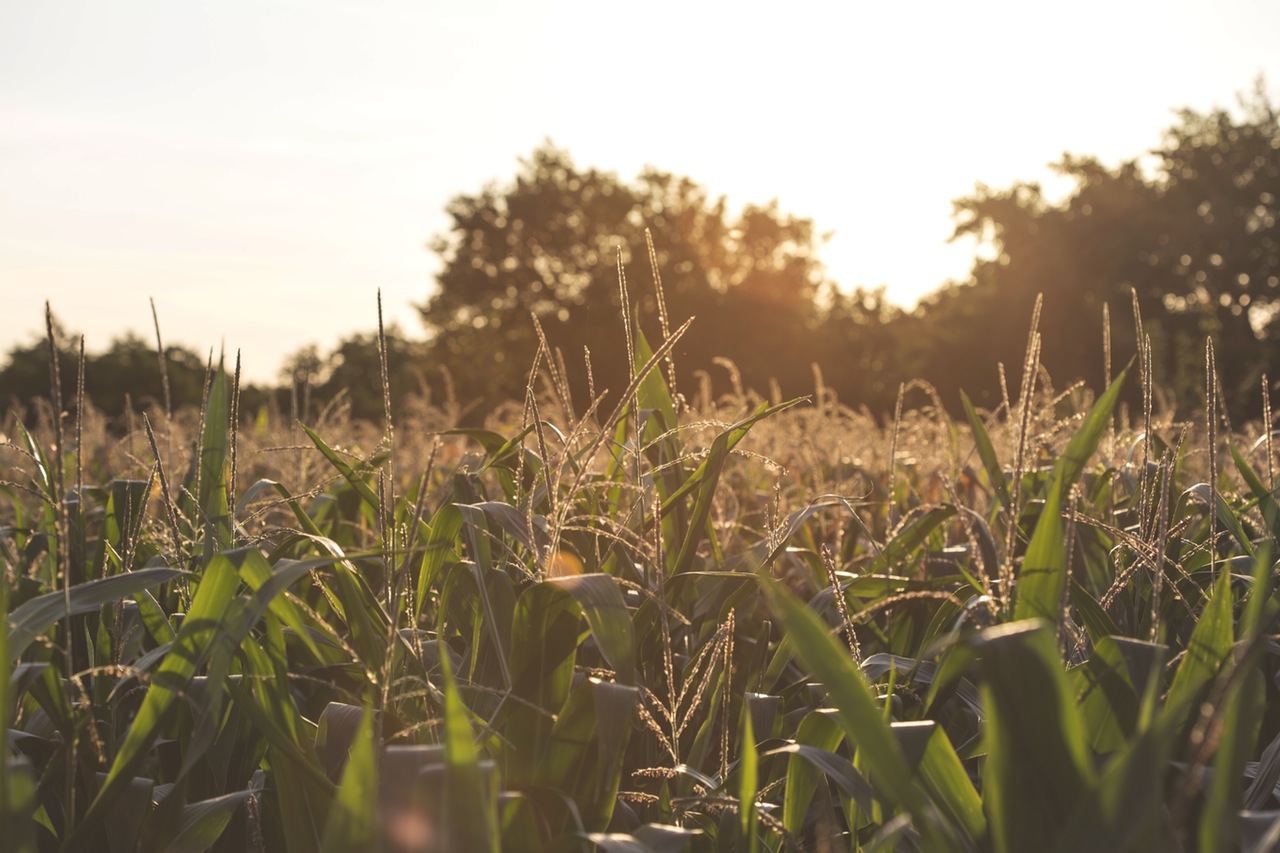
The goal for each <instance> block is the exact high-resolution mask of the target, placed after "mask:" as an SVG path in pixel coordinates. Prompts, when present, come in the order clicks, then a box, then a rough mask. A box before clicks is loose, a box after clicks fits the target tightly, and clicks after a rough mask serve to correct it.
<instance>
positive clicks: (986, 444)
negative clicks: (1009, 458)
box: [960, 391, 1013, 507]
mask: <svg viewBox="0 0 1280 853" xmlns="http://www.w3.org/2000/svg"><path fill="white" fill-rule="evenodd" d="M960 401H961V402H962V403H964V414H965V417H967V418H968V419H969V430H970V431H971V432H972V433H973V443H974V446H975V447H977V450H978V458H979V459H981V460H982V467H983V468H985V469H986V471H987V478H988V479H989V480H991V488H992V489H994V490H995V493H996V498H997V499H998V500H999V501H1000V503H1001V505H1002V506H1006V507H1009V506H1013V496H1012V495H1010V494H1009V484H1008V482H1007V481H1006V480H1005V478H1004V469H1002V468H1001V467H1000V460H999V458H998V457H997V456H996V448H995V445H994V444H992V443H991V436H990V435H988V434H987V428H986V427H985V426H983V425H982V418H980V417H978V413H977V411H976V410H975V409H974V408H973V403H971V402H969V395H968V394H966V393H964V391H961V392H960Z"/></svg>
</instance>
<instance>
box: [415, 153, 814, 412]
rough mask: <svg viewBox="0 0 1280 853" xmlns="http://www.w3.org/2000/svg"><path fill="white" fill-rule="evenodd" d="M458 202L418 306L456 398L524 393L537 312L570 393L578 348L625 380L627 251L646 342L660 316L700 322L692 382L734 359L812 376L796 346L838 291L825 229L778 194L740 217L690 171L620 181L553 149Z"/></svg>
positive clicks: (685, 345) (760, 379) (747, 369)
mask: <svg viewBox="0 0 1280 853" xmlns="http://www.w3.org/2000/svg"><path fill="white" fill-rule="evenodd" d="M448 210H449V215H450V216H451V217H452V220H453V224H452V227H451V229H450V231H449V232H448V233H447V234H446V235H444V236H442V237H440V238H438V239H437V240H435V241H434V242H433V244H432V246H433V248H434V250H435V251H436V252H437V253H438V254H439V255H440V257H441V259H442V261H443V265H444V269H443V271H442V272H441V273H440V275H439V278H438V282H437V283H438V288H437V290H436V291H435V293H434V294H433V295H432V296H431V297H430V299H429V300H428V301H427V302H426V303H425V304H424V305H423V306H422V309H421V310H422V317H423V320H424V321H425V323H426V325H427V328H428V330H429V335H430V338H431V342H432V352H433V354H434V355H435V356H437V357H438V358H439V359H440V361H441V362H442V363H443V364H444V365H445V366H447V367H448V369H449V370H450V371H451V372H452V374H453V376H454V378H455V381H456V384H457V387H458V388H459V389H465V391H462V390H460V392H459V393H460V394H466V395H479V396H485V397H487V398H489V399H491V400H497V399H519V398H521V397H522V396H523V389H524V385H525V383H526V379H527V372H528V370H529V366H530V364H531V363H532V361H533V357H534V354H535V352H536V350H537V348H538V337H537V331H536V329H535V326H534V323H533V322H532V320H531V319H530V317H531V315H532V316H534V317H537V319H538V322H539V323H540V324H541V326H542V328H543V330H544V332H545V334H546V337H547V339H548V342H549V344H550V346H551V347H552V348H556V349H559V351H560V353H562V355H563V359H564V363H565V366H566V372H567V374H568V377H569V381H570V384H571V387H572V389H573V391H574V393H575V396H579V398H580V399H581V397H580V395H581V394H583V393H585V392H586V391H587V390H588V384H589V383H588V376H587V368H586V364H585V357H584V352H589V353H590V359H591V370H592V377H591V378H592V379H594V385H595V387H596V388H598V389H603V388H606V387H608V388H612V389H614V390H617V389H620V388H621V387H622V386H624V385H625V384H626V381H627V374H626V370H627V363H626V358H627V353H626V349H625V344H624V337H623V335H622V334H621V331H622V328H623V326H622V317H623V304H622V295H621V288H620V287H619V275H618V266H617V263H618V260H619V259H620V260H621V262H622V264H623V266H624V267H625V270H626V276H627V278H628V281H629V283H630V288H629V290H628V294H627V298H628V300H630V302H631V303H633V305H628V308H631V307H636V308H638V309H639V316H640V317H641V318H642V325H643V326H644V327H645V328H646V329H648V334H649V335H650V336H651V337H654V338H656V337H659V336H660V334H661V329H660V326H661V323H662V315H663V314H665V315H666V317H667V318H668V319H669V322H671V323H677V322H679V321H683V320H684V319H685V318H687V317H690V316H696V317H697V324H696V333H695V334H692V335H690V336H688V337H686V338H685V339H684V340H682V341H681V344H680V346H679V348H678V349H677V364H678V365H679V367H680V369H681V371H682V372H683V373H684V375H685V376H686V377H687V376H688V375H689V372H690V371H693V370H696V369H704V370H705V369H708V368H710V367H711V366H712V363H713V360H714V359H715V358H716V357H727V358H729V359H731V360H732V361H734V362H735V363H736V364H737V365H738V368H739V370H741V372H742V374H743V376H744V378H745V379H746V381H748V382H751V383H753V384H756V385H757V386H758V387H765V386H766V385H767V383H768V382H769V381H770V379H776V380H777V381H778V382H780V383H782V384H784V385H787V386H799V385H800V384H801V383H804V384H805V385H806V387H807V385H808V382H809V378H808V377H809V375H810V373H809V362H810V361H811V360H812V359H811V358H809V357H807V356H806V355H805V353H804V352H803V350H805V349H806V347H803V346H800V347H799V350H797V345H798V344H800V343H801V342H803V341H806V340H809V338H810V335H811V334H812V333H813V332H814V331H815V330H816V329H817V328H818V326H819V325H820V324H821V321H822V311H821V310H820V307H819V304H820V299H821V297H822V295H823V294H824V293H828V292H829V291H830V290H831V287H830V283H829V282H828V281H827V279H826V277H825V272H824V270H823V268H822V265H821V264H820V263H819V261H818V257H817V252H818V247H819V245H820V243H821V242H822V238H821V235H819V234H818V232H817V231H816V230H815V228H814V225H813V223H812V222H811V221H810V220H807V219H801V218H798V217H794V216H790V215H788V214H784V213H782V212H781V211H780V210H779V209H778V206H777V204H776V203H769V204H765V205H748V206H747V207H746V208H744V209H743V210H742V211H741V212H739V213H737V214H730V212H729V211H728V209H727V205H726V202H725V199H724V198H723V197H721V198H712V197H710V196H709V195H708V194H707V192H706V190H704V189H703V188H702V187H700V186H698V185H697V184H695V183H694V182H693V181H691V180H689V179H688V178H681V177H676V176H674V175H671V174H668V173H665V172H660V171H657V170H654V169H649V170H646V171H645V172H643V173H642V174H641V175H640V176H639V177H638V178H637V179H636V180H635V181H634V182H631V183H626V182H624V181H622V180H620V179H619V178H618V177H617V176H616V175H613V174H611V173H607V172H601V171H598V170H596V169H586V170H584V169H580V168H578V167H576V166H575V165H574V164H573V162H572V161H571V160H570V158H569V156H568V154H567V153H565V152H564V151H561V150H559V149H556V148H554V147H552V146H550V145H549V144H548V145H545V146H543V147H541V148H539V149H538V150H536V151H535V152H534V153H533V155H532V156H531V157H530V158H528V159H527V160H525V161H523V162H522V163H521V168H520V171H519V173H518V174H517V175H516V177H515V180H514V181H513V182H511V183H509V184H507V185H504V186H497V185H491V186H489V187H486V188H485V189H484V190H483V191H481V192H480V193H478V194H476V195H464V196H460V197H458V198H456V199H454V200H453V202H452V203H451V204H450V205H449V209H448ZM646 229H649V230H650V231H651V233H652V235H653V246H654V259H653V260H654V268H656V270H657V272H658V273H659V274H660V275H661V278H662V285H663V288H662V290H663V293H664V294H665V300H664V301H665V304H664V305H659V304H658V291H657V288H656V287H655V286H654V283H653V279H652V277H651V269H650V262H649V260H648V259H647V258H646V245H647V244H646V235H645V231H646Z"/></svg>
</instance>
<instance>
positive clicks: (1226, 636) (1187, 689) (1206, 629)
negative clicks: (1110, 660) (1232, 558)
mask: <svg viewBox="0 0 1280 853" xmlns="http://www.w3.org/2000/svg"><path fill="white" fill-rule="evenodd" d="M1234 604H1235V596H1234V595H1233V594H1232V590H1231V576H1230V575H1229V574H1228V573H1227V572H1222V574H1221V575H1220V576H1219V577H1218V583H1217V586H1215V587H1214V590H1213V595H1212V596H1211V597H1210V599H1209V603H1208V604H1207V605H1205V608H1204V611H1203V612H1202V613H1201V614H1200V619H1199V620H1198V621H1197V622H1196V626H1195V628H1194V629H1193V630H1192V632H1191V639H1190V640H1189V641H1188V642H1187V650H1186V654H1184V655H1183V657H1182V663H1181V664H1179V665H1178V672H1177V674H1176V675H1174V677H1173V684H1172V685H1171V686H1170V687H1169V695H1168V698H1167V699H1166V700H1165V703H1164V707H1163V709H1162V710H1161V712H1160V713H1161V715H1162V716H1163V717H1166V718H1170V721H1171V722H1172V723H1173V725H1174V727H1175V728H1178V727H1180V726H1181V725H1182V724H1183V723H1184V722H1185V721H1186V720H1187V718H1188V716H1189V715H1190V714H1191V713H1192V712H1193V711H1194V710H1195V709H1197V708H1199V707H1200V703H1201V701H1202V700H1203V699H1204V696H1205V694H1206V693H1207V692H1208V690H1209V685H1210V684H1212V682H1213V680H1214V679H1215V678H1216V677H1217V676H1218V673H1219V671H1221V669H1222V666H1223V664H1225V663H1226V661H1227V659H1228V658H1229V657H1230V656H1231V646H1232V644H1233V643H1234V641H1235V637H1234V630H1233V626H1232V617H1231V612H1232V607H1233V606H1234Z"/></svg>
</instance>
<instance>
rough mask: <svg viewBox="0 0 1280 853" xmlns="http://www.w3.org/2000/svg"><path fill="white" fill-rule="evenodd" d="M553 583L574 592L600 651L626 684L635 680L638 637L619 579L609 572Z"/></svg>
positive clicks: (552, 582)
mask: <svg viewBox="0 0 1280 853" xmlns="http://www.w3.org/2000/svg"><path fill="white" fill-rule="evenodd" d="M548 583H550V584H553V585H555V586H557V587H559V588H560V589H563V590H564V591H565V592H567V593H569V594H570V595H571V596H573V600H574V601H576V602H577V603H578V606H579V607H580V608H582V615H583V616H584V617H585V618H586V620H587V625H588V626H589V627H590V628H591V635H592V636H593V637H594V638H595V641H596V645H597V646H598V647H599V649H600V653H601V654H602V655H604V658H605V660H606V661H608V663H609V665H610V666H611V667H613V669H614V672H615V673H616V675H617V678H618V680H619V681H620V682H622V683H623V684H634V683H635V669H636V666H635V660H636V648H635V647H636V638H635V628H634V626H633V625H632V622H631V613H630V611H628V610H627V604H626V601H624V600H623V598H622V590H621V589H619V588H618V582H617V581H616V580H614V578H613V577H612V576H610V575H606V574H599V573H593V574H586V575H571V576H569V577H563V578H553V579H551V580H550V581H548Z"/></svg>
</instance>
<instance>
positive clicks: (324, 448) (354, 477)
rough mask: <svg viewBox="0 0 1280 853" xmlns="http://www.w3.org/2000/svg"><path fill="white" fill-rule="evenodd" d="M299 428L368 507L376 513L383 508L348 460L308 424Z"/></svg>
mask: <svg viewBox="0 0 1280 853" xmlns="http://www.w3.org/2000/svg"><path fill="white" fill-rule="evenodd" d="M298 426H300V427H302V431H303V432H305V433H306V434H307V438H309V439H311V443H312V444H314V445H315V446H316V449H317V450H319V451H320V454H321V455H322V456H324V458H325V459H328V460H329V464H330V465H332V466H333V467H334V468H335V469H336V470H337V472H338V473H339V474H341V475H342V477H343V479H345V480H346V481H347V482H348V483H349V484H350V485H351V488H353V489H355V491H356V494H357V495H359V496H360V500H362V501H364V503H365V505H366V506H368V507H369V508H370V509H372V510H374V511H375V512H376V511H377V510H378V509H379V508H380V506H381V505H380V503H379V501H378V496H377V494H375V493H374V491H373V489H371V488H369V484H368V483H367V482H365V479H364V477H362V476H361V475H359V474H357V473H356V472H355V471H354V470H353V469H352V468H351V466H350V465H348V464H347V462H346V460H344V459H343V458H342V457H341V456H339V455H338V453H337V451H335V450H334V449H333V448H332V447H330V446H329V445H328V444H327V443H326V442H325V440H324V439H323V438H321V437H320V436H319V435H317V434H316V432H315V431H314V430H313V429H311V428H310V427H309V426H307V425H306V424H298Z"/></svg>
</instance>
